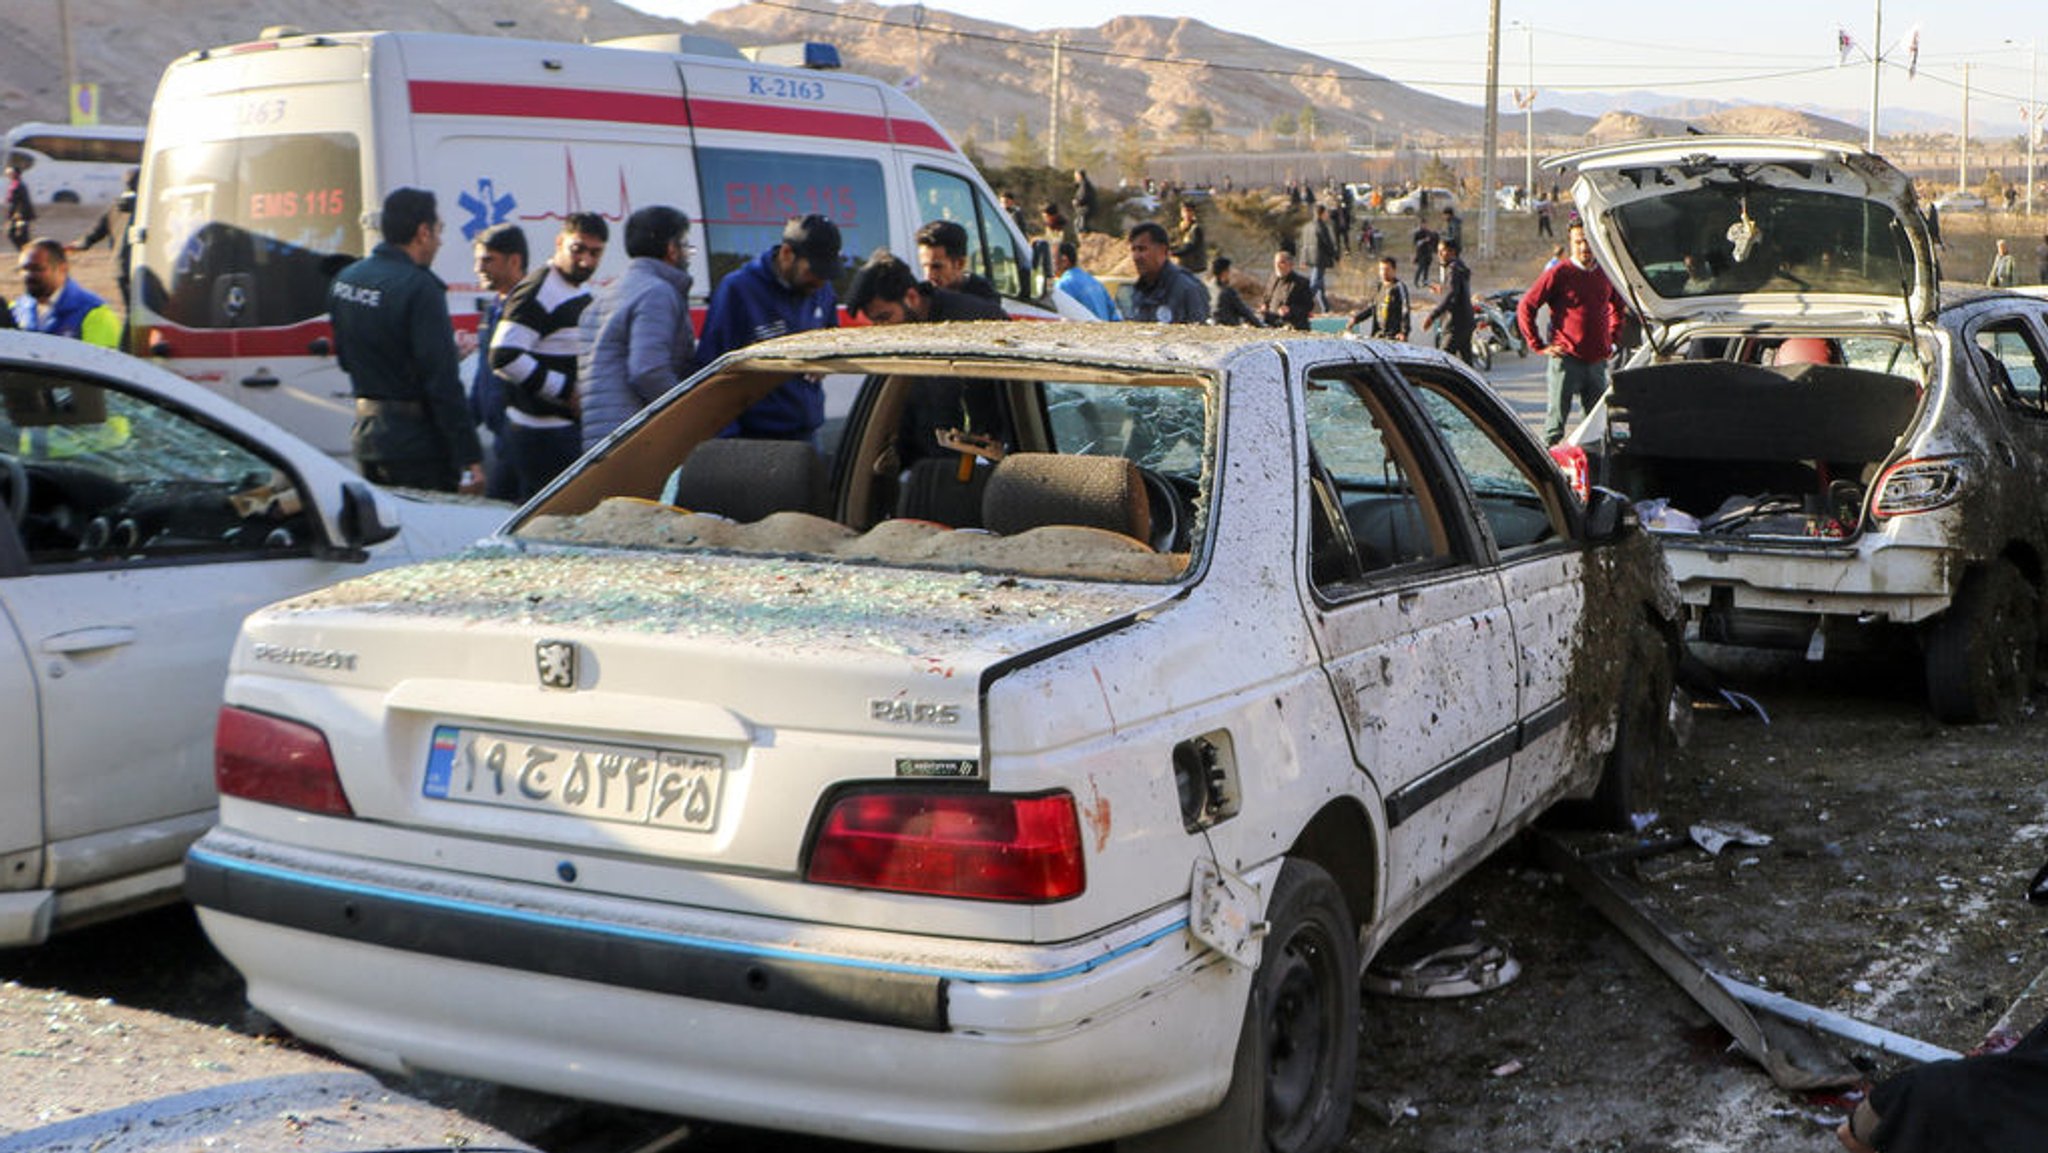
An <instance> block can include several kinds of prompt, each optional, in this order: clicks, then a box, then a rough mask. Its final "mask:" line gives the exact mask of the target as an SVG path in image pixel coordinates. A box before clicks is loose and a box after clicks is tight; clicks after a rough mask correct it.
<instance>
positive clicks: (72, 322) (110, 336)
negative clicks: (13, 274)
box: [14, 237, 121, 348]
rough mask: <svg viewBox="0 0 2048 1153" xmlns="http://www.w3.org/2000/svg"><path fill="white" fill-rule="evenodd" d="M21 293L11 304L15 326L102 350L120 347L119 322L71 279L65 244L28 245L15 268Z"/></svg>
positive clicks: (40, 242)
mask: <svg viewBox="0 0 2048 1153" xmlns="http://www.w3.org/2000/svg"><path fill="white" fill-rule="evenodd" d="M19 267H20V270H21V287H22V288H23V290H24V291H23V292H22V294H21V295H20V296H19V297H17V298H16V299H15V301H14V327H16V328H21V329H26V330H28V331H29V332H48V333H54V334H55V335H57V336H68V337H70V338H72V339H73V340H82V341H84V342H85V343H87V344H97V345H99V346H100V347H101V348H115V347H118V346H119V345H120V343H121V320H120V318H119V317H117V316H115V315H114V310H113V309H111V308H108V307H107V304H106V302H105V301H103V300H101V299H100V298H99V297H98V296H97V295H96V294H94V293H92V292H88V291H87V290H86V288H85V286H84V285H82V284H80V283H78V282H77V281H76V280H73V279H71V262H70V261H69V260H68V259H66V258H65V255H64V245H63V244H62V243H61V242H59V241H55V240H51V239H49V238H47V237H45V238H44V239H41V240H33V241H30V242H29V246H28V248H26V249H25V250H23V252H22V254H21V261H20V264H19Z"/></svg>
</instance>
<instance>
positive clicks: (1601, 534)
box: [1586, 485, 1637, 541]
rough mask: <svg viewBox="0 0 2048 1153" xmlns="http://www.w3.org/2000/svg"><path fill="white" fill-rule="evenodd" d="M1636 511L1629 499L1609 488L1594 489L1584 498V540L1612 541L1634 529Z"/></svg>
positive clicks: (1596, 487)
mask: <svg viewBox="0 0 2048 1153" xmlns="http://www.w3.org/2000/svg"><path fill="white" fill-rule="evenodd" d="M1636 525H1637V521H1636V509H1635V505H1634V504H1632V503H1631V502H1630V501H1629V498H1628V497H1627V496H1625V495H1623V494H1621V493H1618V492H1616V491H1614V490H1613V489H1611V488H1600V487H1598V486H1597V485H1596V486H1595V487H1594V489H1593V492H1592V495H1590V496H1589V497H1587V498H1586V539H1587V540H1592V541H1609V540H1614V539H1616V538H1618V537H1620V536H1622V535H1624V534H1626V533H1629V532H1631V531H1633V530H1634V529H1635V527H1636Z"/></svg>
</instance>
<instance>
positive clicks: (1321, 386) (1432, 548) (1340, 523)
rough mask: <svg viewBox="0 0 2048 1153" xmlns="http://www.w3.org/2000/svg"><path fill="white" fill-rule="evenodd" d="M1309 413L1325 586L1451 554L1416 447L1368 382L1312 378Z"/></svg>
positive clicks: (1318, 551) (1315, 539) (1311, 481)
mask: <svg viewBox="0 0 2048 1153" xmlns="http://www.w3.org/2000/svg"><path fill="white" fill-rule="evenodd" d="M1304 388H1305V393H1304V398H1303V399H1304V404H1303V414H1304V416H1305V417H1306V420H1307V425H1308V438H1309V450H1310V452H1311V453H1312V454H1313V455H1314V465H1315V467H1314V472H1313V475H1311V476H1310V477H1309V478H1308V484H1307V485H1306V486H1305V487H1306V488H1307V489H1308V490H1309V491H1310V492H1311V493H1312V495H1313V496H1314V498H1315V499H1316V500H1317V501H1318V508H1317V520H1316V522H1315V524H1314V532H1313V533H1312V534H1311V541H1310V547H1311V550H1312V554H1313V555H1311V557H1310V574H1311V577H1312V578H1313V579H1314V580H1315V582H1316V584H1317V585H1318V587H1321V588H1323V589H1325V591H1328V590H1329V589H1330V588H1331V587H1332V586H1334V585H1339V584H1343V583H1347V582H1349V581H1351V580H1354V579H1358V578H1360V577H1363V578H1365V579H1371V578H1372V577H1373V576H1374V574H1376V573H1379V572H1381V571H1383V570H1387V569H1394V568H1399V567H1401V566H1404V565H1412V564H1428V563H1434V562H1439V561H1444V560H1447V559H1449V558H1450V556H1451V544H1450V534H1449V532H1448V531H1447V530H1446V529H1445V526H1444V522H1443V518H1442V516H1441V514H1440V511H1439V509H1438V508H1437V503H1436V501H1435V499H1434V498H1433V493H1432V491H1431V488H1430V485H1429V483H1428V481H1427V479H1426V478H1425V477H1424V476H1423V475H1422V471H1421V466H1420V463H1419V459H1418V457H1417V455H1416V453H1415V451H1414V449H1413V447H1412V446H1411V445H1410V444H1409V443H1408V442H1407V440H1406V439H1404V437H1403V436H1402V435H1401V431H1400V428H1399V425H1398V422H1397V421H1395V420H1394V419H1393V417H1392V415H1391V412H1390V410H1389V409H1388V408H1387V406H1386V404H1385V402H1384V400H1383V399H1382V398H1381V397H1379V396H1378V395H1377V394H1375V393H1374V392H1373V391H1372V389H1371V388H1370V387H1369V386H1368V385H1367V384H1365V383H1364V382H1361V381H1352V380H1346V379H1342V378H1334V377H1333V378H1328V379H1311V380H1309V381H1308V382H1307V383H1306V384H1305V386H1304Z"/></svg>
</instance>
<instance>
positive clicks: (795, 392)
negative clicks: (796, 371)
mask: <svg viewBox="0 0 2048 1153" xmlns="http://www.w3.org/2000/svg"><path fill="white" fill-rule="evenodd" d="M839 243H840V240H839V226H838V225H836V224H833V223H832V222H831V221H829V220H827V219H825V218H824V217H822V216H819V215H817V214H815V213H813V214H812V215H810V216H805V217H802V218H799V219H794V220H791V221H790V222H789V223H788V225H786V226H785V227H784V228H783V230H782V240H781V242H780V243H778V244H776V246H775V247H773V248H771V249H769V250H768V251H766V252H763V253H762V254H761V255H760V256H758V257H756V258H754V259H753V260H752V261H750V262H749V263H747V264H745V265H743V266H742V267H740V268H738V269H736V270H734V271H733V272H732V273H730V274H728V275H727V276H726V278H725V279H724V280H721V281H719V282H718V287H717V288H715V289H713V290H712V292H711V304H710V306H709V307H708V308H707V309H706V310H705V314H704V331H703V332H702V333H701V334H700V335H699V336H698V338H697V364H698V365H699V366H700V367H701V366H703V365H707V364H710V363H711V362H712V361H714V360H717V359H718V358H719V357H721V356H724V355H725V354H726V353H728V352H731V351H732V350H733V349H736V348H745V347H747V346H748V345H750V344H758V343H759V342H761V341H764V340H772V339H774V338H775V337H778V336H783V335H785V334H787V333H792V332H807V331H809V330H811V329H814V328H835V327H837V326H838V324H839V298H838V297H837V296H836V295H834V294H833V292H832V278H833V277H834V276H835V275H837V274H838V272H839ZM824 423H825V391H824V389H823V388H822V387H820V386H819V384H818V382H817V381H815V380H807V379H805V378H803V377H801V376H792V377H790V378H789V379H787V380H785V381H783V382H782V383H781V384H780V385H778V386H776V388H775V391H773V392H771V393H769V394H768V395H767V396H764V397H762V398H761V399H760V400H759V401H757V402H755V404H754V406H753V407H752V408H749V409H748V410H747V411H745V412H743V413H741V414H740V418H739V419H738V420H736V421H734V422H733V423H732V424H731V425H730V426H729V427H727V428H726V430H725V433H724V435H726V436H743V437H750V438H754V439H761V440H809V439H811V436H812V434H813V433H815V432H817V430H818V427H819V426H820V425H822V424H824Z"/></svg>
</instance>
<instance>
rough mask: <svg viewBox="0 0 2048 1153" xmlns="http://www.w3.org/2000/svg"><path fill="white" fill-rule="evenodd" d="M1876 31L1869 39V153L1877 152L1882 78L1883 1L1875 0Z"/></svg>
mask: <svg viewBox="0 0 2048 1153" xmlns="http://www.w3.org/2000/svg"><path fill="white" fill-rule="evenodd" d="M1876 5H1877V31H1876V33H1875V34H1874V35H1872V36H1871V38H1870V144H1869V148H1870V151H1872V152H1875V151H1877V86H1878V81H1879V80H1881V79H1883V78H1884V0H1876Z"/></svg>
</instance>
